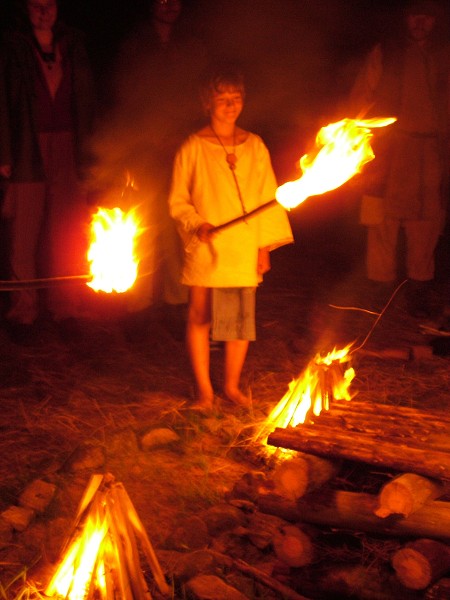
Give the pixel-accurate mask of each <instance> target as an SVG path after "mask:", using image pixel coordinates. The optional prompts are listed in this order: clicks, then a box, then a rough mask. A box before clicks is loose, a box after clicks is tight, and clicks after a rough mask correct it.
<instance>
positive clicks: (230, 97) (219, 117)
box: [208, 87, 244, 123]
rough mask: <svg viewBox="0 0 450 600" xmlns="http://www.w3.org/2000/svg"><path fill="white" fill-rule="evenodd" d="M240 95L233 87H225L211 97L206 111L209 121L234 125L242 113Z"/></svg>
mask: <svg viewBox="0 0 450 600" xmlns="http://www.w3.org/2000/svg"><path fill="white" fill-rule="evenodd" d="M243 104H244V100H243V98H242V93H241V92H240V91H239V90H238V89H236V88H233V87H226V88H223V89H222V90H220V91H218V92H216V91H214V92H213V93H212V95H211V98H210V101H209V105H208V109H209V114H210V117H211V121H213V122H214V121H216V122H219V123H235V122H236V120H237V118H238V117H239V115H240V114H241V112H242V107H243Z"/></svg>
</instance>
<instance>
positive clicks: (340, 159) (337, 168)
mask: <svg viewBox="0 0 450 600" xmlns="http://www.w3.org/2000/svg"><path fill="white" fill-rule="evenodd" d="M394 121H396V119H395V118H393V117H392V118H380V119H366V120H355V119H343V120H342V121H338V122H337V123H331V124H330V125H327V126H326V127H322V129H321V130H320V131H319V133H318V134H317V137H316V146H317V148H318V150H317V152H316V153H314V154H312V155H310V154H305V155H304V156H302V158H301V159H300V168H301V170H302V176H301V177H300V178H299V179H297V180H296V181H288V182H287V183H285V184H283V185H282V186H280V187H279V188H278V189H277V191H276V193H275V196H276V199H277V201H278V202H279V203H280V204H281V205H282V206H284V208H286V209H288V210H289V209H291V208H295V207H296V206H298V205H299V204H301V203H302V202H304V201H305V200H306V199H307V198H309V197H310V196H316V195H318V194H324V193H325V192H329V191H331V190H335V189H337V188H338V187H340V186H341V185H343V184H344V183H345V182H346V181H348V180H349V179H351V178H352V177H353V176H354V175H356V174H357V173H359V172H360V171H361V169H362V167H363V166H364V165H365V164H366V163H367V162H369V161H371V160H373V159H374V158H375V155H374V153H373V150H372V147H371V146H370V138H371V137H372V132H371V129H372V128H374V127H385V126H387V125H390V124H391V123H394Z"/></svg>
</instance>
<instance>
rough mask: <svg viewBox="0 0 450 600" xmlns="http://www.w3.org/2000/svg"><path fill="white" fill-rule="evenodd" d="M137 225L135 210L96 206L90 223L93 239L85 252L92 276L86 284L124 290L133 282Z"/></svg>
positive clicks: (93, 286)
mask: <svg viewBox="0 0 450 600" xmlns="http://www.w3.org/2000/svg"><path fill="white" fill-rule="evenodd" d="M137 235H138V224H137V220H136V217H135V214H134V211H132V210H131V211H129V212H128V213H127V214H125V213H123V211H122V210H121V209H120V208H117V207H116V208H113V209H107V208H99V209H98V210H97V213H96V214H95V215H93V218H92V223H91V236H92V242H91V246H90V248H89V251H88V261H89V262H90V264H91V274H92V279H91V281H89V282H88V283H87V285H88V286H89V287H91V288H92V289H94V290H95V291H97V292H98V291H100V290H102V291H104V292H107V293H111V292H112V291H115V292H118V293H122V292H125V291H127V290H128V289H129V288H130V287H131V286H132V285H133V284H134V282H135V281H136V278H137V271H138V260H137V258H136V257H135V244H136V239H137Z"/></svg>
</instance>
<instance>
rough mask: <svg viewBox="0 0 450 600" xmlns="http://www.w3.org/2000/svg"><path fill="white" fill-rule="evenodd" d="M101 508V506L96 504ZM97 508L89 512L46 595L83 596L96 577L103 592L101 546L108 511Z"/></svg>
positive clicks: (75, 598)
mask: <svg viewBox="0 0 450 600" xmlns="http://www.w3.org/2000/svg"><path fill="white" fill-rule="evenodd" d="M97 508H98V509H99V507H97ZM102 512H103V515H101V514H100V510H97V511H96V512H95V513H94V514H92V515H89V516H88V519H87V521H86V524H85V527H84V528H83V531H82V532H81V535H80V536H79V537H78V538H76V539H75V540H74V541H73V542H72V544H71V546H70V547H69V548H68V549H67V552H66V553H65V555H64V558H63V560H62V562H61V564H60V565H59V568H58V570H57V571H56V573H55V575H54V576H53V578H52V580H51V582H50V583H49V585H48V587H47V589H46V591H45V594H46V596H50V597H53V596H57V597H62V598H68V599H70V600H84V599H85V598H86V596H87V591H88V590H89V588H90V586H91V585H92V580H93V578H94V581H95V585H96V589H97V590H100V592H101V595H102V596H104V591H105V588H106V583H105V575H104V571H105V568H104V563H103V558H102V552H101V548H102V546H104V544H105V538H106V536H107V534H108V522H107V519H106V515H105V514H104V511H102Z"/></svg>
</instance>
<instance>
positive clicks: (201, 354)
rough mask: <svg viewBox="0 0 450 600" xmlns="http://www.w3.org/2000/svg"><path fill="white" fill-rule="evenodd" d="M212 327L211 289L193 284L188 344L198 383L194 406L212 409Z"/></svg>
mask: <svg viewBox="0 0 450 600" xmlns="http://www.w3.org/2000/svg"><path fill="white" fill-rule="evenodd" d="M210 327H211V290H210V289H209V288H204V287H197V286H193V287H191V288H190V292H189V308H188V315H187V327H186V345H187V349H188V353H189V358H190V361H191V367H192V371H193V374H194V378H195V384H196V401H195V403H194V405H193V406H192V408H199V409H203V408H204V409H210V408H212V405H213V399H214V391H213V388H212V384H211V379H210V375H209V330H210Z"/></svg>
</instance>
